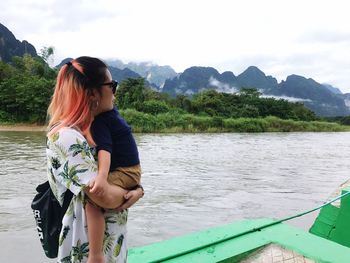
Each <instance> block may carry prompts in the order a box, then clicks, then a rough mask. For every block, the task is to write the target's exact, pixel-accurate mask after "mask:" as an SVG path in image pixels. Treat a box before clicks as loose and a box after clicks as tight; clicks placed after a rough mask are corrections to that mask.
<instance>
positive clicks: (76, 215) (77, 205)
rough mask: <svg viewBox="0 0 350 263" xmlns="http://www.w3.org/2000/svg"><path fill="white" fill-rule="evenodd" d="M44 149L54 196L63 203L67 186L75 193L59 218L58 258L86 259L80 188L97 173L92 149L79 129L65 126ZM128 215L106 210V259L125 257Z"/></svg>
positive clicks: (62, 261) (123, 259)
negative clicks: (64, 212) (60, 219)
mask: <svg viewBox="0 0 350 263" xmlns="http://www.w3.org/2000/svg"><path fill="white" fill-rule="evenodd" d="M46 153H47V166H48V169H47V172H48V179H49V182H50V186H51V188H52V191H53V193H54V194H55V196H56V198H57V200H58V201H59V202H60V203H61V204H62V203H63V197H64V193H65V192H66V190H67V188H69V189H70V191H72V192H73V194H74V196H73V198H72V201H71V203H70V205H69V207H68V209H67V212H66V214H65V215H64V217H63V220H62V223H63V227H62V231H61V234H60V239H59V250H58V259H57V262H59V263H65V262H69V263H77V262H86V261H87V257H88V253H89V241H88V235H87V221H86V215H85V206H84V204H85V198H86V195H85V193H84V191H83V189H84V187H85V186H86V185H87V184H88V182H89V180H90V179H91V178H93V177H95V176H96V175H97V161H96V159H95V154H94V151H93V149H92V148H90V147H89V145H88V143H87V141H86V140H85V138H84V137H83V135H82V134H81V133H80V132H78V131H77V130H75V129H72V128H66V127H65V128H61V129H60V130H59V131H58V132H57V133H55V134H53V135H52V136H50V138H48V140H47V149H46ZM127 216H128V213H127V211H123V212H120V213H116V212H113V211H106V213H105V221H106V230H105V237H104V244H103V249H104V254H105V258H106V262H107V263H116V262H118V263H119V262H126V261H127V245H126V243H127V240H126V222H127Z"/></svg>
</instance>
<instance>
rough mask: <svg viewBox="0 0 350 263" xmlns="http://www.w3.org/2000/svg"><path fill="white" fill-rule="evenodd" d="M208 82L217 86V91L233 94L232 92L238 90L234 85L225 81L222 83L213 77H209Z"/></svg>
mask: <svg viewBox="0 0 350 263" xmlns="http://www.w3.org/2000/svg"><path fill="white" fill-rule="evenodd" d="M209 84H210V85H211V86H214V87H217V89H216V90H217V91H218V92H223V93H230V94H233V93H237V92H238V91H239V90H238V89H237V88H236V87H233V86H231V85H229V84H227V83H222V82H220V81H219V80H217V79H216V78H214V77H210V79H209Z"/></svg>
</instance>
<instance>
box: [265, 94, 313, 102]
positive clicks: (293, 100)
mask: <svg viewBox="0 0 350 263" xmlns="http://www.w3.org/2000/svg"><path fill="white" fill-rule="evenodd" d="M260 97H261V98H274V99H276V100H288V101H290V102H306V101H308V102H311V101H312V100H310V99H302V98H295V97H288V96H274V95H261V96H260Z"/></svg>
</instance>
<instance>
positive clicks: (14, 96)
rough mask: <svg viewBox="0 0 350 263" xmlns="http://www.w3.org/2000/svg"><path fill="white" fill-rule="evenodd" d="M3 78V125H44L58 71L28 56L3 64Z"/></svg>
mask: <svg viewBox="0 0 350 263" xmlns="http://www.w3.org/2000/svg"><path fill="white" fill-rule="evenodd" d="M0 76H1V78H0V121H2V122H32V123H33V122H36V123H44V122H45V120H46V111H47V107H48V105H49V102H50V98H51V96H52V93H53V86H54V80H55V76H56V71H55V70H53V69H51V68H49V67H48V65H47V64H46V63H45V62H44V61H43V60H42V59H41V58H33V57H31V56H29V55H25V56H24V57H13V62H12V64H5V63H3V62H0Z"/></svg>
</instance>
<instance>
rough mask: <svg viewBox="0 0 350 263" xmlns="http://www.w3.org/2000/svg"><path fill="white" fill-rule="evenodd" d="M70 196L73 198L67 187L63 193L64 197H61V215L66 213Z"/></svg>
mask: <svg viewBox="0 0 350 263" xmlns="http://www.w3.org/2000/svg"><path fill="white" fill-rule="evenodd" d="M72 198H73V193H72V192H71V191H70V190H69V189H67V191H66V192H65V193H64V198H63V205H62V217H63V216H64V214H65V213H66V211H67V209H68V206H69V204H70V201H71V200H72Z"/></svg>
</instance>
